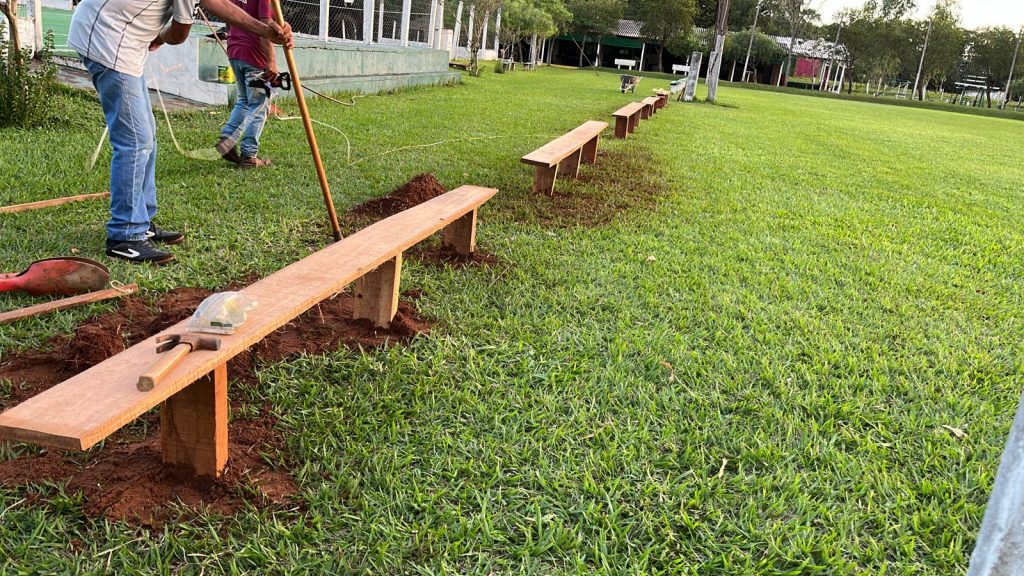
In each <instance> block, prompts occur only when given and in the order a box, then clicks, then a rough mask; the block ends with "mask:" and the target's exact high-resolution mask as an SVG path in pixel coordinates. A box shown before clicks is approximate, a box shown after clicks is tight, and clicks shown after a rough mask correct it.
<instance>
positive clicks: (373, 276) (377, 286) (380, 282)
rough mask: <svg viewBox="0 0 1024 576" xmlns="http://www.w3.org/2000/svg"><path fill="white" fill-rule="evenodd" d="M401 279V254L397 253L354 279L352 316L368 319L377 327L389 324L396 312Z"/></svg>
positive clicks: (385, 326) (384, 326)
mask: <svg viewBox="0 0 1024 576" xmlns="http://www.w3.org/2000/svg"><path fill="white" fill-rule="evenodd" d="M401 279H402V255H401V254H399V255H398V256H395V257H394V258H392V259H391V260H388V261H387V262H385V263H383V264H381V265H380V266H378V267H377V268H376V269H374V270H372V271H370V272H367V273H366V274H364V275H363V277H362V278H360V279H359V280H356V284H355V294H356V299H355V306H354V307H353V317H354V318H356V319H357V320H358V319H362V318H365V319H367V320H370V321H371V322H373V325H374V326H376V327H378V328H387V327H388V326H390V325H391V320H392V319H394V317H395V314H396V313H397V312H398V285H399V282H400V281H401Z"/></svg>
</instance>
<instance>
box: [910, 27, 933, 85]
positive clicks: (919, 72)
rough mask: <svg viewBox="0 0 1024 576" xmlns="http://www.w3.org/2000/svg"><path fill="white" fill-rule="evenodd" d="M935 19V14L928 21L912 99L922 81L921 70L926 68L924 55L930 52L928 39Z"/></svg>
mask: <svg viewBox="0 0 1024 576" xmlns="http://www.w3.org/2000/svg"><path fill="white" fill-rule="evenodd" d="M934 21H935V17H934V16H933V17H932V19H931V20H929V21H928V32H927V33H926V34H925V35H924V48H923V49H922V50H921V62H920V63H918V65H917V78H915V79H914V91H913V92H911V93H910V98H911V99H913V98H914V95H915V94H917V85H918V84H920V83H921V71H922V69H924V55H925V54H926V53H927V52H928V39H929V38H931V36H932V22H934ZM921 100H924V97H922V98H921Z"/></svg>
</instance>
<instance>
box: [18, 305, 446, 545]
mask: <svg viewBox="0 0 1024 576" xmlns="http://www.w3.org/2000/svg"><path fill="white" fill-rule="evenodd" d="M211 293H212V292H211V291H210V290H206V289H199V288H180V289H176V290H172V291H170V292H168V293H166V294H164V295H162V296H161V297H160V298H159V299H158V300H157V301H155V302H147V301H146V300H145V299H143V298H141V297H139V296H133V297H130V298H126V299H124V300H122V301H121V302H120V303H119V306H118V308H117V309H115V310H113V311H111V312H109V313H106V314H102V315H100V316H96V317H93V318H91V319H89V320H87V321H86V322H84V323H83V324H81V325H79V326H78V327H76V329H75V333H74V335H72V336H61V337H56V338H54V339H53V340H51V341H50V347H49V349H48V350H46V351H30V352H22V353H19V354H14V355H10V356H7V357H4V358H2V359H0V381H6V382H8V383H9V384H10V386H9V389H8V390H3V389H0V409H6V408H9V407H11V406H14V405H16V404H18V403H20V402H21V401H23V400H25V399H27V398H30V397H32V396H35V395H36V394H38V393H40V392H42V391H44V390H46V389H47V388H49V387H51V386H53V385H55V384H57V383H59V382H61V381H63V380H65V379H67V378H69V377H71V376H73V375H74V374H77V373H78V372H81V371H82V370H85V369H86V368H89V367H91V366H94V365H96V364H98V363H100V362H102V361H103V360H106V359H107V358H109V357H111V356H113V355H115V354H117V353H119V352H121V351H123V350H124V349H125V348H127V347H129V346H132V345H134V344H136V343H137V342H140V341H142V340H144V339H146V338H148V337H150V336H152V335H153V334H155V333H157V332H159V331H161V330H164V329H166V328H168V327H170V326H172V325H174V324H176V323H177V322H180V321H181V320H184V319H185V318H187V317H189V316H190V315H191V313H192V311H193V310H195V308H196V307H197V306H198V305H199V303H200V302H202V300H203V299H204V298H206V296H208V295H209V294H211ZM406 294H408V295H406ZM406 294H403V297H404V299H403V300H402V301H400V303H399V310H398V314H397V315H396V317H395V320H394V321H393V322H392V324H391V327H390V328H389V329H386V330H385V329H378V328H375V327H374V326H373V324H372V323H371V322H369V321H367V320H353V319H352V310H353V300H354V298H353V297H352V295H350V294H347V293H342V294H339V295H337V296H335V297H334V298H331V299H328V300H325V301H323V302H322V303H321V304H319V305H318V306H315V307H314V308H312V309H311V310H309V311H308V312H306V313H305V314H303V315H301V316H299V317H298V318H296V319H295V320H294V321H292V322H291V323H289V324H287V325H285V326H283V327H282V328H280V329H279V330H277V331H275V332H274V333H272V334H270V335H269V336H267V337H266V338H264V339H263V340H262V341H261V342H259V343H258V344H256V345H255V346H253V347H252V348H250V349H249V350H247V351H246V352H245V353H243V354H240V355H239V356H236V357H235V358H234V359H232V360H231V362H230V363H229V364H228V375H229V378H231V379H232V380H233V381H235V384H234V385H233V386H232V406H233V408H235V409H236V412H245V413H248V414H252V411H251V410H244V408H245V407H246V396H247V395H246V393H245V390H244V389H242V390H239V388H238V384H239V383H240V384H242V385H243V386H252V385H254V384H255V383H257V376H256V371H257V368H258V366H259V365H260V364H261V363H264V362H278V361H281V360H284V359H287V358H290V357H293V356H296V355H299V354H317V353H322V352H327V351H334V350H337V349H339V348H341V347H348V348H352V349H357V348H360V347H362V348H373V347H378V346H389V345H394V344H398V343H401V342H407V341H409V340H410V339H412V338H413V337H415V336H416V335H418V334H423V333H426V332H429V331H430V328H431V324H430V322H428V321H426V320H425V319H424V318H423V317H422V316H421V315H420V314H419V312H418V310H417V309H416V307H415V306H414V305H413V304H412V303H410V302H409V300H410V299H415V298H417V297H418V293H406ZM256 412H258V413H260V414H261V415H260V416H259V417H258V418H256V419H249V420H237V421H235V422H232V423H231V425H230V430H229V439H230V442H231V444H230V446H229V454H230V459H229V466H228V469H227V470H226V471H225V474H224V476H223V477H222V478H220V479H218V480H215V481H214V480H210V479H207V480H195V479H191V480H190V479H187V478H185V477H184V476H183V475H182V474H181V471H180V470H175V469H173V468H172V467H168V466H164V465H163V463H162V462H161V460H160V453H159V440H158V431H157V428H158V422H159V415H158V414H157V412H156V411H151V412H150V413H148V414H146V415H144V416H142V417H140V418H139V419H138V420H136V422H135V423H133V424H132V425H130V426H127V427H125V428H123V429H122V430H120V431H118V432H117V433H115V434H114V435H112V436H111V437H110V438H109V439H108V440H107V442H106V444H105V446H104V447H103V448H102V449H99V450H96V451H94V452H91V453H87V454H83V453H80V452H58V451H47V450H36V449H34V448H25V449H21V448H17V449H18V450H22V451H24V452H26V454H24V455H22V456H21V457H19V458H15V459H12V460H8V461H6V462H0V484H5V485H19V486H20V485H25V484H30V483H31V484H38V483H40V482H45V481H54V482H60V481H65V480H66V481H67V482H68V489H69V490H70V491H72V492H74V491H79V490H80V491H82V493H83V494H84V496H85V504H84V510H85V512H86V514H89V515H94V516H105V517H108V518H112V519H117V520H125V521H128V522H131V523H134V524H139V525H145V526H159V525H160V524H161V523H163V522H165V521H167V520H170V519H174V518H180V517H181V515H182V514H187V513H188V512H187V511H188V510H193V511H195V510H198V509H201V508H205V509H208V510H209V511H211V512H215V513H218V514H225V515H227V514H232V513H234V512H237V511H239V510H241V509H242V508H244V507H245V506H246V505H253V506H256V507H267V506H280V505H285V504H288V503H290V502H292V501H293V500H294V495H295V493H296V486H295V483H294V481H293V480H292V479H291V477H290V475H289V474H288V472H287V471H286V470H280V469H276V468H274V467H272V466H270V465H268V464H267V463H266V462H265V461H264V458H263V457H262V454H265V453H267V452H270V453H275V452H279V451H280V448H281V447H282V446H283V441H282V440H281V437H280V434H279V433H278V432H277V431H276V430H275V429H274V419H273V417H272V416H270V411H269V407H267V406H263V407H261V408H258V409H257V410H256ZM33 451H34V452H35V454H36V455H35V456H30V455H29V454H30V453H32V452H33ZM272 460H279V458H273V459H272ZM175 503H181V504H184V508H182V507H180V506H176V505H175ZM193 513H194V512H193Z"/></svg>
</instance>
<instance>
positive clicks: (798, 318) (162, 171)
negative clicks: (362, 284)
mask: <svg viewBox="0 0 1024 576" xmlns="http://www.w3.org/2000/svg"><path fill="white" fill-rule="evenodd" d="M645 82H647V83H646V84H642V85H641V87H642V90H641V92H647V91H648V90H649V89H650V88H651V87H654V85H655V82H653V81H645ZM618 86H619V81H618V77H617V76H616V75H615V74H612V73H593V72H579V71H566V70H551V69H544V70H539V71H536V72H515V73H512V74H505V75H494V74H488V75H487V76H485V77H484V78H483V79H472V78H467V79H466V82H465V84H464V85H462V86H458V87H448V88H433V89H421V90H415V91H409V92H402V93H398V94H394V95H390V96H382V97H368V98H364V99H359V100H358V101H357V105H356V106H355V107H354V108H346V107H341V106H338V105H336V104H332V103H329V102H326V101H322V100H314V101H312V103H311V107H312V112H313V115H314V117H315V118H317V119H319V120H321V121H323V122H327V123H330V124H332V125H335V126H337V127H338V128H339V129H340V130H342V131H344V132H345V133H346V134H347V136H348V138H349V139H350V140H351V145H352V158H353V160H358V159H365V160H364V161H361V162H357V163H355V164H354V165H351V166H350V165H348V163H347V162H346V153H345V150H346V143H345V140H344V138H342V137H341V136H340V135H339V134H338V133H335V132H332V131H329V130H321V131H320V132H319V136H320V146H321V149H322V150H323V151H324V155H325V159H324V160H325V164H326V166H327V171H328V175H329V179H330V181H331V185H332V188H333V191H334V196H335V201H336V203H337V205H338V208H339V211H344V210H345V209H346V208H348V207H351V206H353V205H355V204H356V203H359V202H361V201H363V200H366V199H368V198H371V197H374V196H379V195H382V194H385V193H387V192H388V191H390V190H391V189H392V188H393V187H395V186H397V185H398V184H400V183H402V182H404V181H406V180H408V179H409V178H410V177H411V176H413V175H414V174H416V173H418V172H423V171H432V172H434V173H436V174H437V176H438V177H439V179H440V180H441V181H442V182H443V183H444V184H445V185H447V186H448V187H449V188H454V187H456V186H458V185H460V184H464V183H473V184H481V185H487V186H493V187H497V188H499V189H500V190H501V192H500V195H499V197H496V198H495V200H494V201H492V203H490V204H489V205H487V206H485V207H484V208H483V209H482V211H481V221H480V225H479V243H480V246H481V248H483V249H485V250H487V251H489V252H492V253H494V254H496V255H497V256H498V257H499V258H500V259H501V260H502V262H503V264H501V265H499V266H498V267H496V268H491V269H450V268H436V267H429V266H426V265H423V264H417V263H416V262H410V263H409V264H408V266H407V267H406V274H405V277H404V278H403V286H404V287H407V288H421V289H423V290H424V295H423V297H422V299H421V300H419V305H420V307H421V309H422V310H423V311H424V313H426V314H427V315H428V316H430V317H432V318H434V319H436V320H437V321H438V322H439V325H438V327H437V329H436V330H434V331H433V332H432V333H431V334H430V335H429V336H426V337H422V338H418V339H416V340H415V341H414V342H413V343H412V344H411V345H410V346H407V347H402V348H395V349H391V350H388V351H370V352H366V353H364V354H354V353H350V352H347V351H341V352H338V353H334V354H328V355H325V356H317V357H309V358H303V359H299V360H295V361H291V362H287V363H282V364H278V365H274V366H269V367H267V368H266V370H265V371H264V372H263V373H262V375H261V379H262V384H263V386H262V388H261V389H260V391H259V394H261V395H263V398H264V399H265V400H266V401H268V402H270V403H271V404H272V406H273V410H274V412H275V414H276V415H278V416H279V418H280V422H279V426H280V427H281V429H282V430H283V431H284V432H285V434H286V435H287V438H288V450H289V453H290V456H291V457H292V458H293V459H294V461H295V462H296V467H295V469H294V474H295V476H296V478H297V480H298V482H299V484H300V485H301V487H302V491H303V496H304V498H305V500H306V502H307V504H308V511H307V512H305V513H303V514H297V513H291V512H277V513H270V512H255V511H253V512H248V513H244V514H242V515H240V516H236V517H232V518H217V517H213V516H203V517H201V518H199V519H197V520H194V521H191V522H188V523H182V524H177V525H169V526H167V527H166V528H164V529H163V530H159V531H152V532H150V531H144V530H140V529H135V528H132V527H129V526H126V525H121V524H116V523H110V522H106V521H94V520H89V519H86V518H84V517H83V514H82V512H81V509H80V505H79V503H78V501H77V500H76V497H75V495H73V494H65V493H63V492H62V491H61V490H60V487H57V486H49V485H39V486H36V487H33V488H32V489H31V492H33V493H41V494H42V495H43V497H42V498H41V499H39V500H36V499H34V498H29V496H31V494H26V490H24V489H0V550H3V552H4V554H3V555H0V572H7V573H19V572H21V573H73V572H80V573H108V572H112V573H136V572H147V573H148V572H153V573H167V574H171V573H195V574H198V573H207V574H209V573H222V572H230V573H251V574H271V573H332V574H343V573H373V574H423V575H427V574H456V573H457V574H489V573H495V574H519V573H522V574H594V573H602V574H730V575H732V574H935V575H946V574H954V573H962V572H963V571H964V569H965V567H966V564H967V558H968V555H969V553H970V551H971V549H972V547H973V542H974V538H975V535H976V532H977V530H978V527H979V525H980V522H981V517H982V514H983V511H984V506H985V503H986V500H987V498H988V493H989V490H990V488H991V485H992V482H993V479H994V475H995V471H996V468H997V465H998V461H999V456H1000V452H1001V450H1002V445H1003V442H1004V440H1005V436H1006V433H1007V431H1008V428H1009V425H1010V422H1011V419H1012V415H1013V411H1014V408H1015V407H1016V403H1017V399H1018V396H1019V394H1020V391H1021V385H1022V378H1021V376H1020V374H1021V361H1020V356H1019V354H1018V350H1017V348H1018V347H1019V343H1020V342H1021V341H1022V340H1024V334H1022V331H1024V324H1022V323H1021V321H1020V319H1019V318H1018V314H1019V312H1020V310H1021V304H1022V302H1021V300H1022V289H1021V286H1022V284H1021V277H1022V276H1024V264H1022V259H1021V248H1020V246H1021V243H1022V232H1021V231H1022V230H1024V215H1022V211H1021V210H1020V208H1019V207H1020V205H1021V202H1022V193H1021V186H1020V183H1021V182H1022V181H1024V166H1022V165H1021V164H1020V162H1019V161H1018V160H1017V158H1016V153H1015V151H1016V149H1018V148H1020V146H1021V145H1022V144H1024V135H1022V133H1021V131H1020V125H1019V124H1018V123H1017V122H1013V121H1009V120H1003V119H997V118H985V117H977V116H967V115H961V114H951V113H945V112H938V111H931V110H919V109H912V108H900V107H890V106H875V105H871V104H867V103H861V102H850V101H842V100H836V99H824V98H805V97H801V96H798V95H793V94H785V93H775V92H759V91H750V90H740V89H736V88H732V87H728V86H726V87H723V88H722V89H721V90H720V97H719V99H720V104H721V105H717V106H716V105H708V104H689V105H685V104H682V103H675V102H673V103H671V105H670V106H669V107H668V108H667V109H665V110H663V111H662V112H660V113H659V114H658V115H657V116H655V117H654V119H653V120H651V121H649V122H646V123H644V124H642V125H641V126H640V128H639V130H638V132H637V134H636V136H635V137H634V138H631V139H630V140H628V141H626V142H623V141H616V140H613V139H612V138H605V139H604V140H603V141H602V148H604V149H605V150H608V151H609V152H611V153H612V156H613V157H614V156H615V155H631V154H633V155H639V157H644V156H647V157H650V158H652V159H653V160H652V161H651V162H650V163H649V165H647V166H644V167H643V169H642V170H637V171H636V173H634V174H623V175H621V179H620V184H619V185H618V187H616V186H607V187H604V188H600V189H597V190H595V189H594V185H593V184H592V183H591V184H587V183H574V182H565V181H560V182H559V189H560V190H561V191H563V192H566V193H579V194H584V193H590V194H592V193H600V194H604V195H607V196H610V197H616V196H617V195H620V194H627V193H634V192H635V188H636V187H637V186H639V187H641V188H647V187H650V188H651V189H657V190H660V191H662V195H661V196H660V198H659V200H658V202H657V204H655V205H653V206H650V205H644V204H643V203H638V205H639V206H640V207H638V208H636V209H633V210H630V211H627V212H626V213H624V214H622V215H621V216H620V217H618V218H616V219H614V220H613V221H611V222H610V223H607V224H606V225H602V226H600V227H596V228H588V227H573V226H566V222H554V223H552V222H549V221H546V220H544V219H543V218H542V215H541V214H539V213H538V212H537V211H536V210H533V209H531V206H535V205H536V204H537V202H538V199H537V198H534V197H533V196H531V194H530V192H529V187H530V184H531V182H532V173H531V170H530V168H529V167H527V166H525V165H522V164H520V163H519V161H518V159H519V157H520V156H521V155H523V154H524V153H526V152H529V151H530V150H532V149H534V148H536V147H538V146H539V145H541V144H543V143H545V142H547V141H548V140H550V139H552V138H553V137H555V136H557V135H559V134H561V133H563V132H565V131H567V130H568V129H570V128H572V127H574V126H576V125H578V124H579V123H581V122H582V121H584V120H588V119H608V120H610V116H609V114H610V113H611V111H613V110H615V109H616V108H618V107H619V106H621V105H622V104H623V103H625V102H626V101H628V100H630V99H631V98H632V97H633V96H632V95H630V94H625V95H623V94H620V93H619V90H618ZM638 95H639V92H638ZM291 108H294V106H291ZM225 116H226V111H225V110H216V111H215V112H214V113H210V112H198V113H193V114H183V115H178V116H175V117H174V119H173V121H174V127H175V130H176V134H177V136H178V138H179V140H181V141H182V144H183V146H185V147H186V148H188V149H196V148H200V147H203V146H210V145H212V143H213V141H214V138H215V134H216V130H217V128H218V126H219V122H221V121H223V120H224V119H225ZM77 118H78V121H76V122H75V123H74V124H73V125H69V126H63V127H60V128H59V129H53V130H49V131H34V132H25V131H13V130H8V131H0V148H2V149H3V150H4V151H5V152H4V154H3V155H0V204H7V203H13V202H22V201H30V200H39V199H44V198H50V197H55V196H64V195H71V194H80V193H87V192H96V191H101V190H104V189H106V179H107V176H106V162H108V161H109V152H106V151H105V152H104V154H103V155H101V159H100V163H99V167H98V168H96V169H95V170H92V171H87V170H85V169H84V168H83V163H84V162H85V161H86V160H87V158H88V156H89V155H90V154H91V152H92V150H93V149H94V147H95V146H96V143H97V141H98V139H99V137H100V133H101V132H102V121H101V116H100V112H99V107H98V105H96V104H94V103H91V102H88V101H85V100H83V101H82V102H81V103H79V104H78V110H77ZM484 137H487V138H484ZM468 138H478V139H475V140H464V139H468ZM460 139H463V140H460ZM159 141H160V146H161V151H160V160H159V164H158V173H157V178H158V183H159V189H160V201H161V213H160V216H159V220H160V221H161V222H162V223H164V224H165V225H168V226H174V227H181V228H183V229H184V230H185V231H187V232H188V233H189V235H190V237H189V241H188V243H186V244H184V245H183V246H181V247H178V248H177V249H176V250H175V252H176V253H177V255H178V258H179V262H178V263H177V264H175V265H173V266H169V267H165V268H147V267H131V266H129V265H127V264H120V263H113V262H111V263H110V265H111V268H112V271H113V274H114V276H115V278H117V279H118V280H120V281H122V282H138V283H139V284H140V285H142V287H143V288H144V289H145V290H146V291H148V293H150V294H155V293H157V292H160V291H164V290H167V289H170V288H172V287H175V286H182V285H193V286H195V285H198V286H205V287H216V286H220V285H223V284H225V283H227V282H228V281H229V280H231V279H237V278H240V277H243V276H245V275H246V274H247V273H250V272H257V273H259V274H267V273H269V272H272V271H274V270H276V269H278V268H280V267H282V266H284V265H286V264H288V263H290V262H293V261H295V260H297V259H298V258H301V257H302V256H303V255H304V254H307V253H308V252H309V250H310V249H312V248H316V247H319V246H323V245H324V244H325V243H326V242H327V241H329V239H330V232H329V228H328V227H327V225H326V222H325V216H324V211H323V208H322V200H321V197H320V191H319V189H318V186H317V180H316V176H315V174H314V171H313V170H312V167H311V161H310V159H309V156H308V152H307V148H306V145H305V140H304V136H303V132H302V127H301V125H300V123H298V122H273V121H272V122H271V123H270V124H269V126H268V128H267V130H266V133H265V143H264V148H263V151H264V152H265V154H266V155H267V156H269V157H271V158H273V160H274V162H275V165H274V167H273V168H272V169H269V170H267V171H263V172H258V173H252V172H238V171H235V170H233V169H231V168H230V167H229V166H228V165H227V164H224V163H206V162H200V161H196V160H190V159H187V158H185V157H183V156H181V155H179V154H177V153H176V152H175V151H174V148H173V145H172V143H171V141H170V138H169V134H168V133H167V130H166V126H163V125H162V123H161V132H160V135H159ZM438 141H449V142H447V143H445V144H442V145H438V146H433V147H420V148H407V149H404V150H401V151H398V152H395V153H390V154H388V153H387V151H388V150H392V149H396V148H401V147H406V146H413V145H417V144H423V143H432V142H438ZM57 143H60V146H59V148H55V147H54V146H55V144H57ZM58 149H59V150H60V152H59V153H57V152H56V151H55V150H58ZM596 170H602V171H613V170H615V167H613V166H611V165H610V162H605V164H603V165H599V166H598V168H596ZM584 173H585V174H586V173H587V169H584ZM631 179H635V182H633V183H632V184H631V183H630V180H631ZM620 187H621V188H630V187H632V189H633V192H628V191H627V192H624V191H622V190H620V189H619V188H620ZM105 214H106V208H105V206H104V204H103V203H102V202H92V203H80V204H76V205H69V206H65V207H61V208H56V209H50V210H46V211H38V212H30V213H23V214H17V215H10V216H2V217H0V223H2V226H0V262H3V264H4V267H5V268H6V269H8V270H18V269H21V267H23V266H25V265H27V264H28V263H29V262H31V261H33V260H35V259H38V258H43V257H47V256H52V255H56V254H63V253H68V252H69V251H70V250H71V248H72V247H74V248H77V249H79V250H80V255H82V256H86V257H91V258H97V259H103V256H102V252H101V244H102V240H103V222H104V220H105V218H106V216H105ZM651 257H653V258H651ZM29 301H30V300H29V299H27V298H24V297H13V296H4V297H0V310H8V309H12V308H15V307H18V306H21V305H25V304H27V303H28V302H29ZM106 306H109V305H93V306H91V307H89V308H86V309H79V310H73V311H68V312H62V313H59V314H57V315H55V316H51V317H48V318H42V319H36V320H32V321H27V322H21V323H18V324H13V325H8V326H0V350H6V351H10V350H14V349H20V348H24V347H30V346H35V345H38V344H39V343H40V342H42V341H44V340H45V338H47V337H48V336H50V335H52V334H55V333H58V332H66V331H68V330H70V327H71V326H73V325H74V323H75V322H77V321H79V320H81V319H82V318H84V317H85V316H86V315H87V314H89V313H92V312H96V311H99V310H104V309H106ZM2 353H3V352H0V354H2ZM669 365H671V368H669ZM943 425H948V426H952V427H957V428H961V429H963V430H964V431H965V432H966V437H965V438H963V439H957V438H956V437H954V436H953V435H952V434H951V433H950V432H948V431H947V430H946V429H944V428H942V426H943ZM26 498H28V499H27V500H26Z"/></svg>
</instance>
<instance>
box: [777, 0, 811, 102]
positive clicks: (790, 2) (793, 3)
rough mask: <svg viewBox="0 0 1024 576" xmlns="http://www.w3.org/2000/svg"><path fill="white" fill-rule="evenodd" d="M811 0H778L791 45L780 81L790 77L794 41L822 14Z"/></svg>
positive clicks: (787, 48) (787, 50)
mask: <svg viewBox="0 0 1024 576" xmlns="http://www.w3.org/2000/svg"><path fill="white" fill-rule="evenodd" d="M810 4H811V0H778V8H779V13H780V16H781V17H782V19H783V20H784V21H785V22H786V25H787V31H788V32H789V45H788V46H787V47H786V65H785V69H784V70H783V72H782V74H781V75H780V76H779V83H780V84H781V83H782V78H787V79H788V78H789V67H790V65H791V63H792V61H793V43H794V42H796V39H797V37H798V36H800V35H801V34H803V33H804V30H806V29H807V26H808V25H809V24H811V23H812V22H814V21H816V20H817V19H818V18H819V17H820V15H819V14H818V12H817V11H816V10H814V9H812V8H811V7H810Z"/></svg>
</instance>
